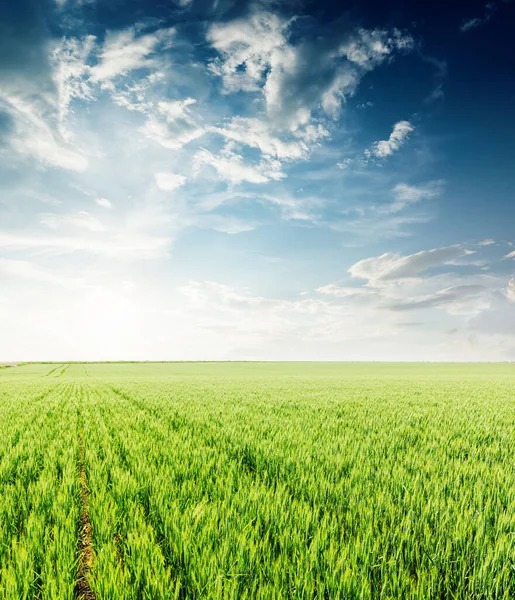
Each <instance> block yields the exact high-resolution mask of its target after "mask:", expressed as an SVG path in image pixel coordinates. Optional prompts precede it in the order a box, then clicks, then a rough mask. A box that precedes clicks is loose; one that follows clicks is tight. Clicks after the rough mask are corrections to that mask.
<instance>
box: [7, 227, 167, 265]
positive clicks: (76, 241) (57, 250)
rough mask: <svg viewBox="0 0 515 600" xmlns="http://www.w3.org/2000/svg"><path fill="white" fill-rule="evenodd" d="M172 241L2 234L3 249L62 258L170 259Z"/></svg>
mask: <svg viewBox="0 0 515 600" xmlns="http://www.w3.org/2000/svg"><path fill="white" fill-rule="evenodd" d="M170 242H171V240H170V238H168V237H159V236H144V235H138V234H134V233H131V234H111V235H109V236H106V235H103V236H102V237H95V238H86V237H80V236H74V237H68V236H66V237H65V236H63V237H59V236H56V235H53V236H41V235H29V234H16V233H6V232H0V248H1V249H3V250H7V251H29V252H32V253H34V254H37V255H60V254H71V253H74V252H88V253H91V254H97V255H100V256H106V257H110V258H114V257H118V258H129V259H134V258H141V259H154V258H160V257H163V256H167V255H168V249H169V246H170Z"/></svg>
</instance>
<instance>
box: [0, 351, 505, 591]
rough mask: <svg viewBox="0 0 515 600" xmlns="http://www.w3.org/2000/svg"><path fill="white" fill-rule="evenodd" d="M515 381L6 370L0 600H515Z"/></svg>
mask: <svg viewBox="0 0 515 600" xmlns="http://www.w3.org/2000/svg"><path fill="white" fill-rule="evenodd" d="M514 451H515V365H512V364H503V365H495V364H492V365H436V364H435V365H429V364H428V365H416V364H404V365H401V364H350V363H347V364H339V363H297V364H295V363H227V364H224V363H162V364H150V363H144V364H137V363H136V364H70V365H68V364H26V365H20V366H12V367H4V368H0V599H5V600H16V599H18V598H19V599H38V600H40V599H42V600H47V599H55V600H68V599H73V598H80V597H83V598H86V599H90V598H96V599H105V600H119V599H120V600H121V599H134V600H136V599H137V600H139V599H149V600H158V599H172V598H177V599H183V600H186V599H188V600H193V599H196V600H197V599H222V598H224V599H225V598H227V599H234V600H236V599H238V600H240V599H241V600H243V599H248V600H279V599H287V598H292V599H293V598H298V599H306V600H308V599H309V600H312V599H327V600H332V599H339V598H341V599H364V600H365V599H386V598H390V599H394V598H395V599H397V598H419V599H421V600H422V599H424V600H427V599H436V598H446V599H458V598H460V599H464V598H470V599H480V598H481V599H483V598H485V599H486V598H506V599H508V598H514V597H515V462H514Z"/></svg>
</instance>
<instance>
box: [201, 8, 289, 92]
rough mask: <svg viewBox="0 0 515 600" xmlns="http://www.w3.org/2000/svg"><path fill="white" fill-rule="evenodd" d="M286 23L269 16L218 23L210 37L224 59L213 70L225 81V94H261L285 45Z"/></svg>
mask: <svg viewBox="0 0 515 600" xmlns="http://www.w3.org/2000/svg"><path fill="white" fill-rule="evenodd" d="M287 27H288V21H285V20H283V19H281V18H280V17H278V16H277V15H274V14H272V13H269V12H260V13H257V14H253V15H251V16H250V17H249V18H243V19H235V20H233V21H230V22H228V23H215V24H213V25H211V27H210V28H209V30H208V33H207V39H208V41H209V42H210V43H211V45H212V46H213V47H214V48H215V49H216V50H218V52H219V53H220V54H221V57H222V58H221V59H217V60H214V61H213V62H211V64H210V66H209V67H210V70H211V72H212V73H214V74H215V75H219V76H221V77H222V78H223V84H224V89H225V91H226V92H237V91H239V90H243V91H247V92H249V91H258V90H259V89H260V87H261V83H262V80H263V78H264V76H265V73H266V71H267V69H268V68H269V65H270V62H271V59H272V56H273V54H274V52H275V51H276V50H278V49H279V48H281V47H283V46H284V45H285V44H286V37H285V35H286V29H287Z"/></svg>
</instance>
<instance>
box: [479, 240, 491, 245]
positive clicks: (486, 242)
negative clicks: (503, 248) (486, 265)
mask: <svg viewBox="0 0 515 600" xmlns="http://www.w3.org/2000/svg"><path fill="white" fill-rule="evenodd" d="M493 244H495V240H491V239H487V240H483V241H481V242H479V245H480V246H492V245H493Z"/></svg>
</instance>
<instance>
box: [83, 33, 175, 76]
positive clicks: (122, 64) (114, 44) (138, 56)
mask: <svg viewBox="0 0 515 600" xmlns="http://www.w3.org/2000/svg"><path fill="white" fill-rule="evenodd" d="M137 33H138V29H137V28H136V27H130V28H128V29H125V30H123V31H118V32H109V33H108V34H107V35H106V39H105V41H104V45H103V47H102V51H101V52H100V60H99V62H98V64H96V65H95V66H93V67H91V71H90V72H91V76H90V79H91V81H92V82H94V83H103V84H105V85H106V86H107V87H111V84H110V82H111V80H112V79H114V78H115V77H118V76H120V75H126V74H127V73H128V72H129V71H133V70H135V69H141V68H153V67H155V66H156V65H157V64H158V60H157V59H156V58H153V57H151V56H150V55H152V54H153V53H154V52H155V51H156V50H157V49H158V47H161V49H165V48H168V47H170V45H171V42H172V40H173V37H174V35H175V29H174V28H168V29H158V30H157V31H154V32H152V33H148V34H145V35H140V36H138V35H137Z"/></svg>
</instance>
